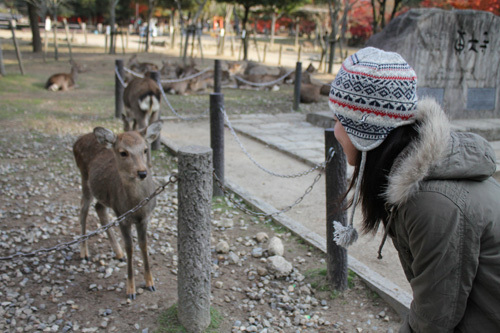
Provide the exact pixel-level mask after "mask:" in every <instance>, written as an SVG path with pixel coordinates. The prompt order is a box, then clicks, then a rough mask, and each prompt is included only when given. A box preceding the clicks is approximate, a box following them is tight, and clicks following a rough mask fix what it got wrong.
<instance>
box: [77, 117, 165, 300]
mask: <svg viewBox="0 0 500 333" xmlns="http://www.w3.org/2000/svg"><path fill="white" fill-rule="evenodd" d="M161 125H162V124H161V122H155V123H152V124H151V125H149V126H148V127H147V128H144V129H143V130H141V131H131V132H124V133H121V134H118V135H115V134H114V133H113V132H112V131H110V130H108V129H106V128H103V127H96V128H95V129H94V132H93V133H88V134H85V135H83V136H81V137H80V138H78V140H77V141H76V142H75V144H74V146H73V154H74V156H75V161H76V164H77V166H78V168H79V169H80V172H81V175H82V201H81V205H82V206H81V211H80V225H81V231H82V234H85V233H86V227H87V215H88V211H89V207H90V204H91V202H92V199H93V198H95V199H96V200H97V203H96V205H95V209H96V212H97V215H98V216H99V220H100V223H101V224H102V225H106V224H108V223H109V220H108V214H107V208H108V207H109V208H111V209H112V210H113V211H114V212H115V214H116V216H121V215H123V214H125V213H126V212H128V211H129V210H131V209H132V208H134V207H136V206H137V205H138V204H139V203H140V202H141V201H142V200H143V199H144V198H146V197H147V196H149V195H151V194H152V193H153V191H154V182H153V179H152V175H151V172H150V170H149V168H148V164H147V155H148V151H149V145H150V143H151V142H153V141H154V140H156V138H157V137H158V135H159V134H160V131H161ZM155 205H156V199H155V198H153V199H151V201H149V202H148V203H147V204H146V205H145V206H143V207H142V208H140V209H139V210H138V211H136V212H135V213H133V214H131V215H129V216H128V217H127V218H126V219H125V220H123V221H122V222H120V230H121V233H122V237H123V241H124V243H125V252H126V253H127V297H128V298H130V299H135V279H134V269H133V244H132V234H131V231H132V230H131V227H132V224H134V225H135V227H136V230H137V238H138V240H139V247H140V249H141V252H142V258H143V261H144V279H145V281H146V289H148V290H150V291H155V290H156V289H155V286H154V281H153V275H152V274H151V270H150V266H149V259H148V249H147V238H146V236H147V227H148V221H149V217H150V215H151V212H152V211H153V209H154V208H155ZM107 232H108V237H109V240H110V242H111V246H112V247H113V250H114V251H115V254H116V257H117V259H120V260H123V252H122V249H121V247H120V245H119V244H118V242H117V241H116V238H115V236H114V234H113V231H112V230H111V229H108V231H107ZM80 257H81V258H82V259H88V257H89V252H88V248H87V242H86V241H85V242H83V243H82V244H81V250H80Z"/></svg>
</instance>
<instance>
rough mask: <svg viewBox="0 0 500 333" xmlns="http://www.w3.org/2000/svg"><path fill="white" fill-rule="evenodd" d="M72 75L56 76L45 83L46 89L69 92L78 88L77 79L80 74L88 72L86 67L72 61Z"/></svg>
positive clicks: (61, 74)
mask: <svg viewBox="0 0 500 333" xmlns="http://www.w3.org/2000/svg"><path fill="white" fill-rule="evenodd" d="M69 63H70V64H71V73H58V74H54V75H52V76H51V77H49V79H48V80H47V82H46V83H45V89H47V90H50V91H58V90H62V91H67V90H69V89H73V88H76V87H78V85H77V84H76V79H77V78H78V73H83V72H86V71H87V68H86V66H85V65H78V64H77V63H76V62H74V61H73V60H70V61H69Z"/></svg>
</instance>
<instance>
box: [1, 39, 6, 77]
mask: <svg viewBox="0 0 500 333" xmlns="http://www.w3.org/2000/svg"><path fill="white" fill-rule="evenodd" d="M0 74H1V75H2V76H5V75H6V74H5V67H4V65H3V54H2V40H0Z"/></svg>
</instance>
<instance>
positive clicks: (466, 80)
mask: <svg viewBox="0 0 500 333" xmlns="http://www.w3.org/2000/svg"><path fill="white" fill-rule="evenodd" d="M499 35H500V17H499V16H496V15H493V14H491V13H488V12H484V11H477V10H451V11H448V10H441V9H436V8H431V9H429V8H420V9H412V10H410V11H408V12H407V13H405V14H403V15H400V16H398V17H396V18H395V19H393V20H392V21H391V22H390V23H389V24H388V25H387V26H386V27H385V28H384V30H383V31H381V32H380V33H378V34H375V35H373V36H372V37H371V38H370V39H369V40H368V42H367V45H366V46H373V47H377V48H380V49H383V50H386V51H394V52H397V53H399V54H401V56H403V58H404V59H405V60H406V61H407V62H408V63H409V64H410V65H411V66H412V67H413V69H414V70H415V72H416V73H417V77H418V90H417V91H418V95H419V98H422V97H423V96H426V95H427V96H432V97H434V98H435V99H436V100H437V101H438V102H439V103H440V104H441V105H442V106H443V109H444V110H445V112H446V113H447V114H448V117H449V118H450V119H469V118H500V38H499Z"/></svg>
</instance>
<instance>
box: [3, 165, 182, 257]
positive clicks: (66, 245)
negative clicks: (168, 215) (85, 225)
mask: <svg viewBox="0 0 500 333" xmlns="http://www.w3.org/2000/svg"><path fill="white" fill-rule="evenodd" d="M178 180H179V179H178V177H177V174H172V175H170V177H169V180H168V181H167V182H166V183H165V184H163V185H161V186H159V187H158V188H156V190H155V191H154V192H153V193H152V194H151V195H149V196H148V197H146V198H144V199H143V200H141V202H139V204H137V206H135V207H134V208H132V209H131V210H129V211H128V212H126V213H124V214H123V215H121V216H120V217H118V218H116V220H114V221H113V222H110V223H108V224H106V225H104V226H101V227H99V228H97V229H96V230H94V231H92V232H89V233H87V234H85V235H82V236H79V237H76V238H75V239H73V240H72V241H69V242H66V243H59V244H57V245H55V246H53V247H49V248H41V249H38V250H35V251H33V252H17V253H15V254H13V255H10V256H6V257H0V261H3V260H14V259H16V258H27V257H34V256H38V255H39V254H42V253H44V254H45V253H48V252H53V251H59V250H62V249H65V248H69V247H71V246H72V245H77V244H80V243H82V242H84V241H87V240H88V239H89V238H91V237H94V236H96V235H98V234H101V233H103V232H104V231H107V230H108V229H110V228H112V227H114V226H117V225H118V224H120V222H122V221H124V220H125V219H126V218H127V217H128V216H129V215H131V214H133V213H135V212H137V211H138V210H139V209H141V208H142V207H144V206H145V205H146V204H147V203H148V202H149V201H151V199H153V198H154V197H156V196H157V195H159V194H160V193H161V192H163V191H164V190H165V188H166V187H167V186H168V185H170V184H174V183H176V182H177V181H178Z"/></svg>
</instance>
